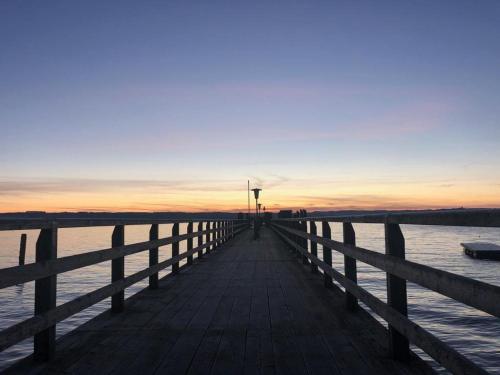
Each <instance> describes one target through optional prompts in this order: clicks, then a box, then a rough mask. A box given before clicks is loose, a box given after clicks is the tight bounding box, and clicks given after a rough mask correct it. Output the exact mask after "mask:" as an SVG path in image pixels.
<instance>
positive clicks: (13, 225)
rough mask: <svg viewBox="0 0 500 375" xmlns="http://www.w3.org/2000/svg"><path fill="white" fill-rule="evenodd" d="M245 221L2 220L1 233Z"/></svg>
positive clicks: (0, 221) (200, 219)
mask: <svg viewBox="0 0 500 375" xmlns="http://www.w3.org/2000/svg"><path fill="white" fill-rule="evenodd" d="M219 220H223V221H236V222H240V221H244V220H242V219H220V218H211V219H207V218H193V219H127V218H121V219H120V218H113V219H108V218H105V219H99V218H93V219H73V218H61V219H5V218H0V231H8V230H23V229H46V228H85V227H111V226H115V225H151V224H176V223H179V224H182V223H190V222H206V221H219Z"/></svg>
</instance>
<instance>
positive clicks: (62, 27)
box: [0, 1, 500, 212]
mask: <svg viewBox="0 0 500 375" xmlns="http://www.w3.org/2000/svg"><path fill="white" fill-rule="evenodd" d="M499 19H500V3H499V2H494V1H485V2H482V3H481V4H472V3H468V2H460V1H453V2H452V1H449V2H447V1H443V2H434V1H423V2H418V3H415V4H412V3H401V2H393V3H392V2H390V3H384V4H382V3H377V4H375V3H371V2H359V3H356V4H351V3H344V2H322V1H319V2H305V1H304V2H302V1H297V2H279V1H278V2H272V3H269V2H255V3H254V2H251V3H240V2H230V3H223V2H216V3H213V4H208V3H207V4H205V3H185V2H175V1H174V2H168V3H147V4H146V3H142V2H140V3H133V2H122V3H120V5H119V6H118V5H116V4H115V5H113V6H112V5H110V4H103V3H101V2H93V1H89V2H82V3H72V4H69V3H65V2H55V3H51V4H50V5H48V4H43V5H42V4H41V3H37V2H21V1H9V2H3V3H2V4H0V42H1V44H2V52H1V54H2V56H1V58H0V82H1V84H0V127H1V129H2V137H1V138H0V150H1V151H0V165H1V169H0V212H17V211H30V210H41V211H50V212H55V211H134V212H135V211H139V212H151V211H187V212H202V211H229V212H238V211H246V210H247V190H246V184H247V180H250V182H251V185H252V187H254V186H258V187H261V188H263V193H262V204H263V205H264V206H266V208H267V210H269V211H274V212H275V211H278V210H280V209H299V208H304V209H307V210H309V211H315V210H342V209H369V210H370V209H427V208H432V209H434V208H455V207H500V168H499V162H500V147H499V146H500V120H499V119H500V106H499V105H498V103H499V102H500V69H499V67H500V44H499V43H498V40H499V37H500V22H498V20H499ZM253 203H254V202H253V200H252V204H253ZM251 208H253V205H252V206H251Z"/></svg>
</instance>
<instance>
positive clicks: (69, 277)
mask: <svg viewBox="0 0 500 375" xmlns="http://www.w3.org/2000/svg"><path fill="white" fill-rule="evenodd" d="M331 226H332V237H333V238H334V239H338V240H342V227H341V224H337V223H333V224H331ZM354 228H355V230H356V241H357V245H358V246H361V247H364V248H368V249H372V250H375V251H379V252H384V228H383V226H382V225H379V224H354ZM112 230H113V228H112V227H96V228H71V229H60V230H59V243H58V256H59V257H61V256H68V255H73V254H79V253H82V252H86V251H91V250H98V249H103V248H108V247H110V243H111V233H112ZM402 230H403V233H404V235H405V239H406V249H407V250H406V254H407V255H406V257H407V259H408V260H411V261H414V262H418V263H422V264H426V265H430V266H433V267H435V268H439V269H442V270H446V271H449V272H453V273H456V274H459V275H463V276H467V277H471V278H474V279H476V280H481V281H484V282H487V283H490V284H495V285H500V262H494V261H485V260H474V259H471V258H469V257H467V256H465V255H464V254H463V251H462V249H461V247H460V242H471V241H476V240H477V241H488V242H494V243H500V229H498V228H495V229H490V228H461V227H436V226H416V225H404V226H402ZM180 232H181V233H186V225H182V224H181V226H180ZM21 233H27V235H28V242H27V252H26V253H27V254H26V263H30V262H33V261H34V254H35V242H36V238H37V235H38V231H37V230H29V231H9V232H0V268H5V267H10V266H15V265H17V262H18V249H19V238H20V236H21ZM148 233H149V226H127V227H126V229H125V242H126V243H127V244H129V243H134V242H140V241H146V240H148ZM170 233H171V225H160V237H165V236H169V235H170ZM318 234H319V235H320V234H321V225H318ZM195 243H196V239H195ZM318 247H319V249H318V252H319V256H320V257H321V256H322V252H321V246H318ZM184 250H185V241H183V242H182V243H181V252H182V251H184ZM170 254H171V247H170V246H165V247H162V248H160V261H162V260H164V259H168V258H169V257H170ZM195 257H196V256H195ZM148 262H149V258H148V252H143V253H140V254H135V255H132V256H128V257H127V258H126V260H125V274H126V276H127V275H130V274H133V273H135V272H137V271H140V270H142V269H144V268H145V267H147V265H148ZM333 264H334V267H336V268H337V269H338V270H339V271H340V272H342V273H343V255H342V254H339V253H336V252H335V251H333ZM110 270H111V262H103V263H100V264H98V265H94V266H90V267H86V268H84V269H80V270H76V271H72V272H67V273H64V274H61V275H59V276H58V279H57V288H58V293H57V304H58V305H60V304H62V303H65V302H67V301H70V300H72V299H74V298H76V297H78V296H80V295H83V294H85V293H88V292H90V291H92V290H94V289H97V288H99V287H102V286H105V285H107V284H108V283H109V281H110V272H111V271H110ZM168 272H169V270H168V269H167V270H165V271H163V272H161V273H160V277H161V276H163V275H166V274H167V273H168ZM358 283H359V284H360V285H361V286H363V287H364V288H366V289H367V290H368V291H370V292H371V293H373V294H374V295H376V296H377V297H379V298H381V299H382V300H384V301H385V300H386V298H385V296H386V281H385V273H383V272H381V271H379V270H377V269H375V268H373V267H371V266H368V265H365V264H363V263H361V262H358ZM146 286H147V279H146V280H144V281H142V282H140V283H138V284H136V285H134V286H132V287H131V288H128V289H127V290H126V292H125V296H126V297H129V296H131V295H132V294H134V293H137V292H138V291H139V290H141V289H143V288H144V287H146ZM33 301H34V282H31V283H27V284H24V285H19V286H14V287H10V288H6V289H2V290H0V306H1V310H0V329H5V328H7V327H9V326H11V325H13V324H15V323H18V322H20V321H22V320H24V319H27V318H29V317H31V316H33V304H34V302H33ZM499 303H500V302H499ZM109 306H110V301H109V299H106V300H104V301H102V302H101V303H99V304H96V305H94V306H92V307H90V308H88V309H86V310H84V311H82V312H80V313H79V314H76V315H74V316H72V317H71V318H68V319H66V320H65V321H63V322H61V323H59V324H58V325H57V335H58V336H60V335H63V334H65V333H66V332H68V331H70V330H72V329H74V328H75V327H77V326H79V325H80V324H82V323H83V322H85V321H87V320H89V319H90V318H92V317H94V316H95V315H97V314H99V313H100V312H102V311H104V310H106V309H108V308H109ZM408 309H409V316H410V318H411V319H413V320H414V321H416V322H417V323H418V324H420V325H422V326H423V327H424V328H426V329H427V330H429V331H430V332H432V333H434V334H435V335H437V336H438V337H439V338H440V339H442V340H443V341H445V342H447V343H448V344H450V345H451V346H453V347H454V348H455V349H457V350H458V351H459V352H460V353H462V354H464V355H465V356H467V357H468V358H470V359H471V360H473V361H475V362H476V363H478V364H479V365H481V366H482V367H484V368H486V369H487V370H488V371H490V372H491V373H494V374H500V320H499V319H497V318H495V317H492V316H490V315H488V314H485V313H481V312H478V311H477V310H475V309H473V308H470V307H467V306H465V305H463V304H461V303H458V302H455V301H453V300H451V299H449V298H447V297H443V296H441V295H439V294H437V293H434V292H431V291H428V290H426V289H423V288H421V287H418V286H417V285H414V284H412V283H408ZM32 348H33V340H32V339H28V340H25V341H23V342H21V343H19V344H18V345H15V346H13V347H11V348H9V349H7V350H6V351H4V352H2V353H0V370H1V369H4V368H6V367H8V366H9V365H11V364H12V363H13V362H15V361H17V360H18V359H20V358H22V357H24V356H26V355H28V354H30V353H31V352H32ZM414 350H415V351H416V352H417V353H418V354H419V355H422V357H424V359H426V360H429V359H428V358H427V357H426V356H425V355H424V354H423V353H422V352H421V351H419V350H418V349H416V348H414Z"/></svg>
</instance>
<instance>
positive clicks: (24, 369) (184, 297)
mask: <svg viewBox="0 0 500 375" xmlns="http://www.w3.org/2000/svg"><path fill="white" fill-rule="evenodd" d="M343 303H344V298H343V294H342V292H341V291H340V290H338V289H337V288H334V289H330V290H328V289H325V288H324V287H323V282H322V279H321V278H320V276H319V275H314V274H311V272H310V268H309V267H306V266H303V265H302V264H300V263H299V261H298V260H297V258H296V256H294V255H292V254H291V253H290V252H289V250H288V249H287V248H286V246H285V245H284V244H283V243H282V242H281V241H280V240H279V239H278V238H277V236H276V235H275V234H274V233H272V231H270V230H269V229H266V228H263V230H262V233H261V238H260V239H259V240H257V241H253V240H252V234H251V232H250V231H246V232H244V233H242V234H240V235H239V236H238V237H237V238H236V239H234V240H232V241H230V242H228V243H227V244H226V245H224V246H223V247H221V248H219V249H218V250H217V251H216V252H214V253H212V254H209V255H207V256H205V257H204V258H203V259H202V260H201V261H196V262H195V264H194V265H193V266H191V267H185V268H183V269H182V270H181V272H180V273H179V274H178V275H175V276H168V277H166V278H164V279H163V280H161V282H160V288H159V289H158V290H144V291H142V292H140V293H138V294H136V295H135V296H133V297H132V298H130V299H129V300H127V301H126V307H125V311H124V312H123V313H119V314H111V313H110V312H106V313H104V314H101V315H99V316H98V317H96V318H94V319H93V320H91V321H89V322H88V323H86V324H84V325H82V326H81V327H80V328H78V329H77V330H75V331H73V332H71V333H69V334H68V335H66V336H64V337H63V338H61V339H60V340H59V341H58V346H57V357H56V359H55V360H54V361H52V362H50V363H48V364H37V365H34V364H33V362H32V360H31V359H30V358H27V359H25V360H23V361H21V362H20V363H19V364H17V365H16V366H14V367H12V368H10V369H8V370H7V373H9V372H10V373H23V374H25V373H74V374H88V373H95V374H134V373H141V374H152V373H158V374H209V373H210V374H240V373H245V374H257V373H265V374H275V373H276V374H423V373H432V371H431V370H430V368H428V367H427V366H426V365H425V364H424V363H423V362H422V361H421V360H419V359H417V358H413V359H412V362H411V363H410V364H402V363H398V362H395V361H393V360H391V359H390V357H389V356H388V352H387V348H386V347H385V346H384V343H386V342H387V332H386V330H385V329H384V328H383V327H382V326H381V325H380V324H378V323H377V322H376V321H375V320H374V319H373V318H372V317H371V316H370V315H368V314H367V313H366V312H365V311H363V310H360V311H359V312H357V313H355V314H349V313H347V312H346V311H345V309H344V304H343Z"/></svg>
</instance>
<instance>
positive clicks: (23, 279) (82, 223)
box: [0, 219, 249, 361]
mask: <svg viewBox="0 0 500 375" xmlns="http://www.w3.org/2000/svg"><path fill="white" fill-rule="evenodd" d="M195 223H197V230H196V232H195V231H193V226H194V224H195ZM160 224H173V226H172V236H170V237H165V238H158V237H159V236H158V228H159V225H160ZM179 224H187V233H185V234H179ZM203 224H205V229H203ZM128 225H151V228H150V231H149V241H145V242H138V243H134V244H130V245H125V241H124V231H125V227H126V226H128ZM98 226H114V230H113V234H112V238H111V243H112V247H111V248H108V249H102V250H94V251H89V252H85V253H82V254H77V255H72V256H66V257H61V258H58V257H57V237H58V229H60V228H82V227H98ZM248 227H249V223H248V221H245V220H207V219H204V220H136V219H111V220H110V219H102V220H99V219H92V220H85V219H61V220H57V221H52V220H40V219H38V220H36V219H35V220H5V221H4V220H2V221H0V230H1V231H7V230H20V229H40V234H39V236H38V240H37V242H36V261H35V263H31V264H26V265H19V266H15V267H10V268H4V269H0V289H3V288H7V287H11V286H14V285H18V284H23V283H27V282H30V281H35V309H34V311H35V314H34V316H33V317H31V318H29V319H26V320H24V321H21V322H20V323H17V324H15V325H13V326H10V327H8V328H6V329H4V330H3V331H1V332H0V351H3V350H5V349H7V348H9V347H11V346H13V345H15V344H17V343H19V342H20V341H22V340H24V339H26V338H29V337H33V336H34V350H33V358H34V359H35V360H38V361H46V360H50V359H52V358H54V356H55V350H56V334H55V332H56V330H55V329H56V324H57V323H59V322H61V321H62V320H64V319H67V318H69V317H70V316H72V315H74V314H76V313H78V312H80V311H82V310H84V309H86V308H88V307H90V306H92V305H94V304H96V303H98V302H100V301H102V300H104V299H106V298H108V297H111V310H112V311H113V312H121V311H123V309H124V306H125V304H124V301H125V294H124V291H125V289H126V288H128V287H130V286H132V285H133V284H135V283H137V282H139V281H141V280H143V279H145V278H149V288H150V289H156V288H158V272H159V271H161V270H163V269H165V268H167V267H169V266H172V273H176V272H178V271H179V262H180V261H181V260H183V259H186V258H187V264H186V266H189V265H191V264H192V263H193V255H195V254H196V253H197V255H198V258H202V257H203V255H204V250H205V253H209V252H211V251H212V250H215V249H216V248H217V247H219V246H221V245H222V244H223V243H225V242H227V241H228V240H230V239H232V238H233V237H234V236H236V235H237V234H238V233H240V232H241V231H243V230H245V229H246V228H248ZM194 238H196V239H197V246H196V247H193V240H194ZM181 241H187V246H186V251H185V252H183V253H179V248H180V247H179V243H180V242H181ZM165 245H172V257H171V258H170V259H167V260H164V261H161V262H158V248H159V247H161V246H165ZM147 250H148V251H149V267H148V268H145V269H143V270H142V271H139V272H136V273H134V274H132V275H130V276H127V277H125V275H124V264H125V263H124V262H125V257H126V256H127V255H132V254H137V253H140V252H143V251H147ZM110 260H111V283H110V284H108V285H106V286H104V287H102V288H99V289H96V290H94V291H92V292H90V293H87V294H85V295H83V296H80V297H78V298H75V299H74V300H72V301H69V302H66V303H64V304H62V305H59V306H56V297H57V275H58V274H61V273H64V272H68V271H72V270H76V269H79V268H83V267H87V266H91V265H94V264H98V263H101V262H105V261H110Z"/></svg>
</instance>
